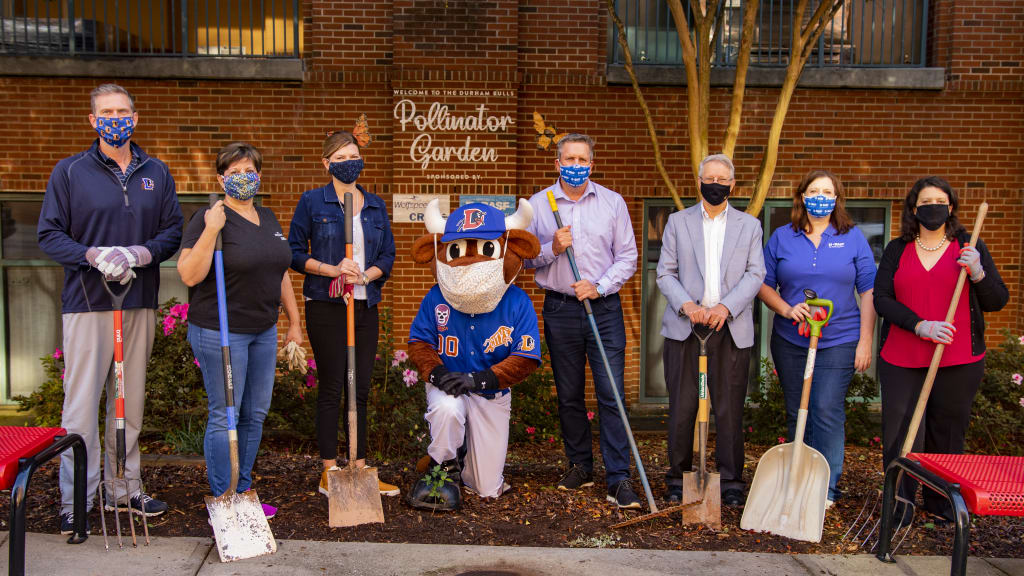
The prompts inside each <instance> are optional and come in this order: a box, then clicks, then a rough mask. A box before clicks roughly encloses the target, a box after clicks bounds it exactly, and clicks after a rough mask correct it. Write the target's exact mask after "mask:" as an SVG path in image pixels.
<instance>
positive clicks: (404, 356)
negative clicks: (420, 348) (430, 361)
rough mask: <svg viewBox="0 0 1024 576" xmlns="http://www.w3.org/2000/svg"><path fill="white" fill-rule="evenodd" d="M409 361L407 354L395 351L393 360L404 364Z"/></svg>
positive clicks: (403, 351) (402, 351)
mask: <svg viewBox="0 0 1024 576" xmlns="http://www.w3.org/2000/svg"><path fill="white" fill-rule="evenodd" d="M408 359H409V354H408V353H407V352H406V351H405V350H395V360H398V361H399V362H405V361H406V360H408Z"/></svg>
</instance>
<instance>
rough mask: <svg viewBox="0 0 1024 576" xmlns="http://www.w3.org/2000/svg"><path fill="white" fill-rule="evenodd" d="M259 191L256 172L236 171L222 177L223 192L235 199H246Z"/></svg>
mask: <svg viewBox="0 0 1024 576" xmlns="http://www.w3.org/2000/svg"><path fill="white" fill-rule="evenodd" d="M259 191H260V175H259V173H258V172H238V173H236V174H232V175H230V176H225V177H224V192H225V193H226V194H227V195H228V196H231V197H232V198H234V199H236V200H248V199H250V198H252V197H253V196H255V195H256V193H258V192H259Z"/></svg>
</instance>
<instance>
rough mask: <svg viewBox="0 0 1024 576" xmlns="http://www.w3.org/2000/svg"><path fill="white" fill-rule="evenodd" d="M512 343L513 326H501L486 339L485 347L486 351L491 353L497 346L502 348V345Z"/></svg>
mask: <svg viewBox="0 0 1024 576" xmlns="http://www.w3.org/2000/svg"><path fill="white" fill-rule="evenodd" d="M511 343H512V327H511V326H499V327H498V329H497V330H495V331H494V334H491V337H490V338H488V339H487V340H484V344H486V345H487V347H486V348H484V352H486V353H487V354H490V353H491V352H494V351H495V350H496V349H497V348H500V347H502V346H508V345H509V344H511Z"/></svg>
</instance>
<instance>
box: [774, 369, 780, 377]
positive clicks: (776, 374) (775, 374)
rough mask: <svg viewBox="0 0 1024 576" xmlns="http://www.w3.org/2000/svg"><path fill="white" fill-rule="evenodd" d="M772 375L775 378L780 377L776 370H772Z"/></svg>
mask: <svg viewBox="0 0 1024 576" xmlns="http://www.w3.org/2000/svg"><path fill="white" fill-rule="evenodd" d="M772 375H773V376H778V375H779V371H778V370H776V369H775V368H772Z"/></svg>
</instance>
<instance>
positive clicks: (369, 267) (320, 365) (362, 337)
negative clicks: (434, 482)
mask: <svg viewBox="0 0 1024 576" xmlns="http://www.w3.org/2000/svg"><path fill="white" fill-rule="evenodd" d="M322 162H323V165H324V168H325V169H326V171H327V173H329V174H330V175H331V182H330V183H328V184H327V185H326V186H323V187H322V188H314V189H313V190H308V191H306V192H305V193H303V194H302V198H300V199H299V203H298V205H297V206H296V207H295V216H294V217H293V218H292V224H291V228H290V229H289V231H288V242H289V243H290V244H291V249H292V269H294V270H297V271H299V272H302V273H303V274H305V275H306V278H305V280H304V281H303V283H302V294H303V295H304V296H305V300H306V331H307V332H308V333H309V343H310V345H311V346H312V347H313V357H314V358H315V359H316V363H317V374H318V375H319V377H320V384H319V386H320V388H319V391H318V393H317V399H316V404H317V408H316V440H317V445H318V447H319V449H320V458H321V459H322V460H323V470H324V472H323V474H321V476H320V492H321V493H322V494H324V495H326V494H327V470H329V469H330V468H332V467H334V466H336V465H337V463H338V462H337V458H338V419H339V418H340V417H341V397H342V393H343V390H344V389H345V384H346V372H347V370H348V355H347V354H346V353H345V348H346V346H347V342H346V331H347V329H348V320H347V315H346V307H347V306H354V307H355V336H356V420H357V422H356V426H357V434H358V436H359V438H358V443H357V446H356V453H357V455H356V458H357V459H356V462H355V464H356V466H365V465H366V429H367V426H366V403H367V399H368V398H369V395H370V379H371V377H372V376H373V363H374V358H375V356H376V354H377V337H378V324H377V304H378V303H379V302H380V300H381V289H382V288H383V287H384V282H385V281H387V279H388V275H390V274H391V266H392V264H394V263H395V238H394V236H392V234H391V224H390V222H389V221H388V213H387V205H386V204H385V203H384V200H382V199H381V198H380V197H379V196H377V195H376V194H371V193H369V192H367V191H366V190H365V189H364V188H363V187H362V186H360V185H359V184H356V180H357V179H358V178H359V174H360V173H361V172H362V170H363V158H362V156H361V155H360V149H359V143H358V142H357V141H356V138H355V137H354V136H353V135H352V133H350V132H344V131H340V132H333V133H331V134H330V135H328V136H327V139H325V140H324V147H323V156H322ZM346 192H351V193H352V212H353V218H352V244H353V246H352V252H353V254H352V258H351V259H349V258H346V257H345V211H344V209H343V206H344V199H345V193H346ZM346 429H347V428H346ZM398 492H399V491H398V487H397V486H394V485H392V484H388V483H386V482H383V481H381V482H380V493H381V494H383V495H387V496H397V495H398Z"/></svg>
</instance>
